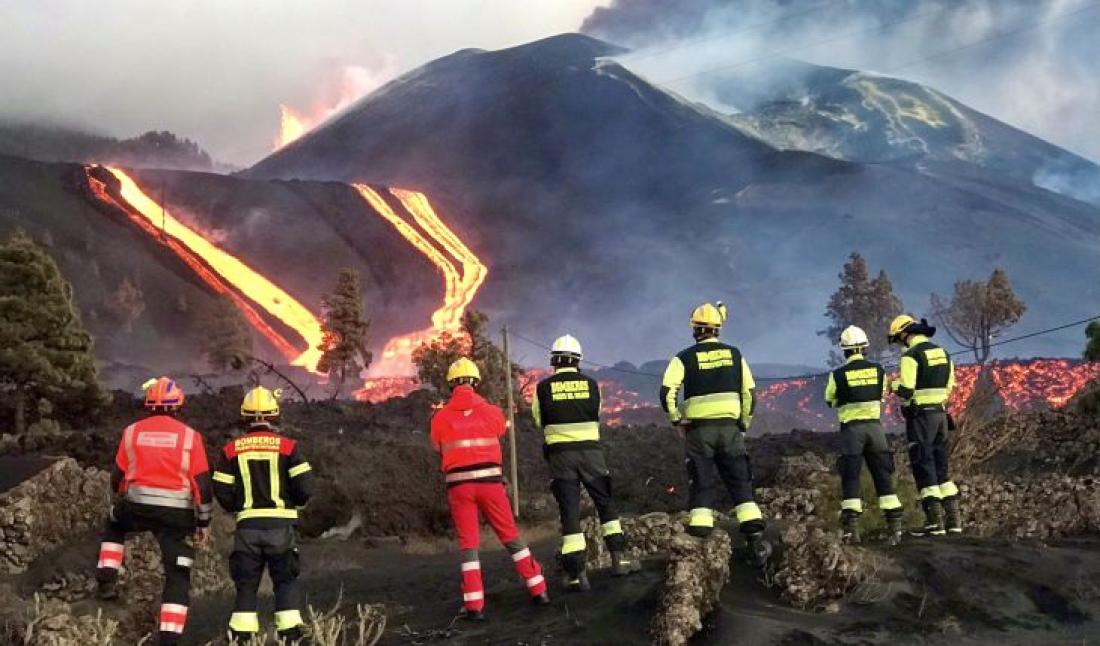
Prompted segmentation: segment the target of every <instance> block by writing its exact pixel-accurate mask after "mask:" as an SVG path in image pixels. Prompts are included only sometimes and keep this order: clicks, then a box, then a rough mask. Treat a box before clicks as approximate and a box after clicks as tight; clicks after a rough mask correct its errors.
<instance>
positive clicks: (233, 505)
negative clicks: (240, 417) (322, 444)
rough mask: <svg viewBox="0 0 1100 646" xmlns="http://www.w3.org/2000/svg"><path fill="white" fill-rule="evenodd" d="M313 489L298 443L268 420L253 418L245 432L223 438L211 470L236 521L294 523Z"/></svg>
mask: <svg viewBox="0 0 1100 646" xmlns="http://www.w3.org/2000/svg"><path fill="white" fill-rule="evenodd" d="M312 492H313V467H311V466H310V464H309V462H306V460H305V458H303V457H302V452H301V450H300V449H299V448H298V443H297V442H295V441H294V440H292V439H290V438H288V437H284V436H282V435H280V434H279V432H278V429H277V428H275V427H274V426H271V425H270V424H267V423H258V424H253V425H252V427H251V429H250V431H249V433H248V434H247V435H243V436H241V437H238V438H236V439H234V440H232V441H230V442H229V443H228V444H226V445H225V448H224V449H223V450H222V463H221V464H220V465H219V466H218V470H217V471H215V472H214V493H215V494H216V495H217V497H218V502H219V503H220V504H221V506H222V507H224V508H225V510H226V511H228V512H231V513H234V514H236V517H237V526H238V527H255V528H273V527H280V526H285V525H291V524H294V523H295V522H297V520H298V508H299V507H302V506H304V505H305V504H306V503H307V502H309V498H310V495H311V493H312Z"/></svg>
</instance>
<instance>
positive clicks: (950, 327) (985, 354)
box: [932, 269, 1027, 363]
mask: <svg viewBox="0 0 1100 646" xmlns="http://www.w3.org/2000/svg"><path fill="white" fill-rule="evenodd" d="M1026 311H1027V305H1026V304H1025V303H1024V302H1023V301H1022V300H1020V299H1019V298H1017V296H1016V292H1014V291H1013V290H1012V283H1010V282H1009V280H1008V275H1007V274H1005V272H1004V270H1002V269H994V270H993V274H992V275H990V277H989V280H988V281H986V282H984V283H983V282H981V281H978V280H960V281H958V282H956V283H955V293H954V294H952V296H951V300H950V301H948V300H946V299H944V298H942V297H940V296H939V295H937V294H932V315H933V316H935V317H936V319H937V320H939V321H940V322H941V323H942V324H943V326H944V328H945V329H946V330H947V334H948V335H950V337H951V339H952V340H953V341H955V343H958V344H959V345H961V346H963V347H966V348H969V349H970V351H971V352H973V353H974V360H975V361H977V362H978V363H985V361H986V360H987V359H988V358H989V354H990V344H991V343H992V342H993V338H994V337H996V336H997V335H999V334H1001V333H1002V332H1004V331H1005V330H1007V329H1008V328H1010V327H1012V326H1013V325H1015V324H1016V322H1017V321H1019V320H1020V317H1021V316H1023V315H1024V312H1026Z"/></svg>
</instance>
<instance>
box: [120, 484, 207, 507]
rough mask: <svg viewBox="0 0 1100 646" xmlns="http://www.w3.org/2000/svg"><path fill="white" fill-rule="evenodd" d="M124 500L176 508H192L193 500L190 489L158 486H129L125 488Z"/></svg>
mask: <svg viewBox="0 0 1100 646" xmlns="http://www.w3.org/2000/svg"><path fill="white" fill-rule="evenodd" d="M126 500H129V501H130V502H135V503H139V504H142V505H154V506H156V507H174V508H176V509H194V507H195V502H194V500H193V499H192V497H191V491H190V490H188V491H177V490H174V489H161V488H160V487H130V488H128V489H127V490H126Z"/></svg>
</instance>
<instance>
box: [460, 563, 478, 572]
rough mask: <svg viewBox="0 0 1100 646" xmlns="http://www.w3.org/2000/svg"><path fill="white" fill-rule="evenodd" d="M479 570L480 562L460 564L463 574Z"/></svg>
mask: <svg viewBox="0 0 1100 646" xmlns="http://www.w3.org/2000/svg"><path fill="white" fill-rule="evenodd" d="M480 569H481V561H466V562H465V563H463V564H462V571H463V572H472V571H474V570H480Z"/></svg>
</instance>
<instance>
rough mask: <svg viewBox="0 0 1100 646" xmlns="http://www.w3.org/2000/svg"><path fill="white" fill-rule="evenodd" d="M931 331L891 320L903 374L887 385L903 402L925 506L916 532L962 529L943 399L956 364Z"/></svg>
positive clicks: (947, 395) (910, 320) (912, 458)
mask: <svg viewBox="0 0 1100 646" xmlns="http://www.w3.org/2000/svg"><path fill="white" fill-rule="evenodd" d="M935 333H936V328H935V327H932V326H930V325H928V323H927V321H925V320H924V319H921V321H920V322H919V323H918V322H917V321H916V320H915V319H914V318H913V317H912V316H909V315H908V314H902V315H901V316H898V317H897V318H895V319H894V320H893V322H891V323H890V342H891V343H898V344H900V345H902V346H903V347H904V348H905V350H904V352H903V354H902V356H901V362H900V364H899V372H900V373H901V374H900V377H899V378H898V380H897V381H895V382H893V383H892V384H891V390H893V391H894V393H895V394H896V395H898V396H899V397H901V399H902V400H903V401H904V402H905V405H904V407H903V408H902V414H903V415H904V416H905V435H906V438H907V439H908V440H909V463H910V465H911V466H912V468H913V478H914V480H916V483H917V488H918V489H919V490H920V499H921V506H922V507H923V508H924V515H925V523H924V527H922V528H920V529H918V530H916V531H914V532H913V534H914V535H916V536H928V535H931V536H943V535H944V534H945V533H947V532H950V533H952V534H959V533H962V519H961V514H960V512H959V488H958V487H956V486H955V483H954V482H952V481H951V476H950V472H949V468H948V466H949V465H948V447H947V434H948V432H949V431H950V430H951V427H952V426H953V424H952V422H951V417H950V416H949V415H948V414H947V400H948V399H949V398H950V397H951V390H952V389H953V388H954V387H955V364H954V363H953V362H952V361H951V357H950V355H948V354H947V351H946V350H944V349H943V348H941V347H940V346H938V345H936V344H935V343H932V341H930V340H929V337H931V336H932V335H934V334H935Z"/></svg>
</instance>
